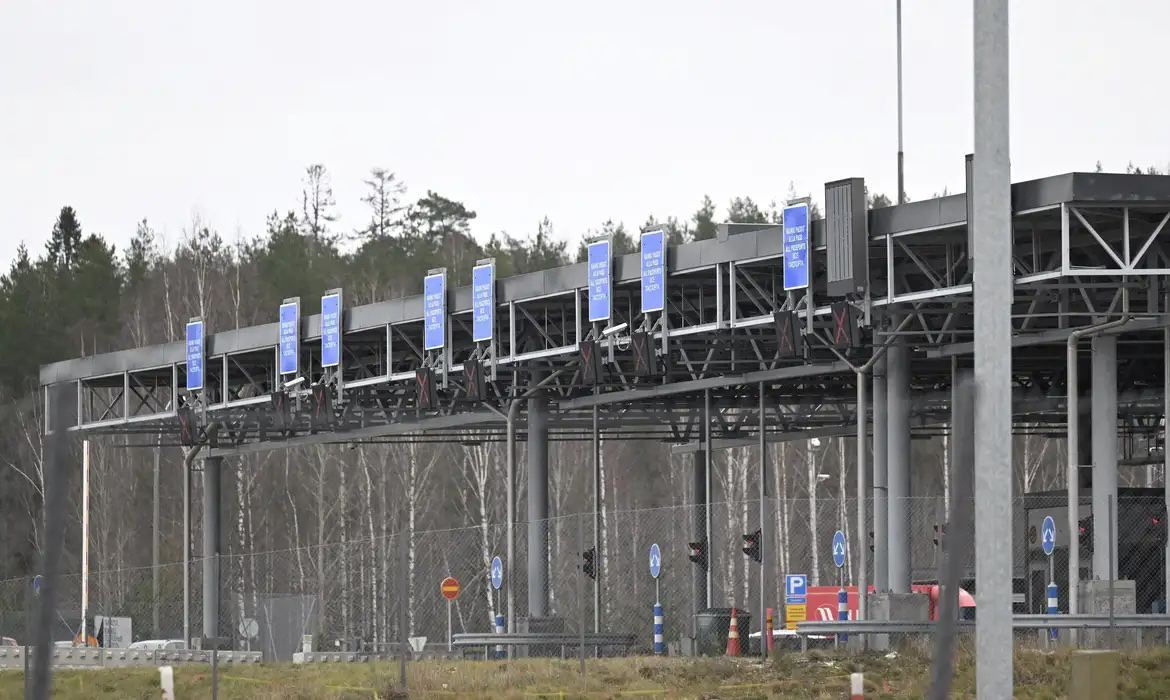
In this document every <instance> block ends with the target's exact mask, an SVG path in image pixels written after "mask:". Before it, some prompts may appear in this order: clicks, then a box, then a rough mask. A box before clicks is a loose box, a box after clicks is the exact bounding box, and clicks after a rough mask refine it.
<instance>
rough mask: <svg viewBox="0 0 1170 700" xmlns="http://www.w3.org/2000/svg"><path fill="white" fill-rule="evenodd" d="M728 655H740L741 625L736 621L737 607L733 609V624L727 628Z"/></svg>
mask: <svg viewBox="0 0 1170 700" xmlns="http://www.w3.org/2000/svg"><path fill="white" fill-rule="evenodd" d="M727 655H728V656H739V626H738V625H737V624H736V621H735V608H732V609H731V625H730V626H729V627H728V628H727Z"/></svg>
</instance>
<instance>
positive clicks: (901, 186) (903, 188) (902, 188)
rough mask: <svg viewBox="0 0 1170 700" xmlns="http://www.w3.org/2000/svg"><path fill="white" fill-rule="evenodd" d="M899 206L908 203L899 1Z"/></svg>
mask: <svg viewBox="0 0 1170 700" xmlns="http://www.w3.org/2000/svg"><path fill="white" fill-rule="evenodd" d="M897 13H898V18H897V22H898V204H905V203H906V182H905V170H904V169H903V156H902V0H898V4H897Z"/></svg>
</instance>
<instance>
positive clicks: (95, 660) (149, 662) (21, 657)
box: [0, 647, 264, 669]
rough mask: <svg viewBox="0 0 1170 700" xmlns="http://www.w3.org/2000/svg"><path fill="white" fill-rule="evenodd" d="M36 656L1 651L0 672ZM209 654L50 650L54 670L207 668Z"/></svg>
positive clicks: (234, 660) (233, 661)
mask: <svg viewBox="0 0 1170 700" xmlns="http://www.w3.org/2000/svg"><path fill="white" fill-rule="evenodd" d="M26 655H27V657H28V658H29V659H30V660H31V659H32V658H33V657H34V656H35V654H34V653H33V650H32V649H31V648H29V647H0V668H20V669H23V668H24V661H25V657H26ZM263 657H264V655H263V654H261V653H260V652H258V651H221V652H219V659H218V662H219V663H220V664H223V665H226V666H238V665H241V664H258V663H260V662H261V661H262V660H263ZM210 663H211V652H209V651H196V650H193V649H157V650H145V649H96V648H93V647H67V648H54V649H53V666H54V667H56V668H121V667H128V666H163V665H168V666H176V665H183V664H210Z"/></svg>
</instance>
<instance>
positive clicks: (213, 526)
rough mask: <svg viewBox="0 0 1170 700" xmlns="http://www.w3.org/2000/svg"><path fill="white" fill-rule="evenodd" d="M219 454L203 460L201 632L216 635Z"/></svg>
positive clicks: (218, 583) (217, 622) (219, 538)
mask: <svg viewBox="0 0 1170 700" xmlns="http://www.w3.org/2000/svg"><path fill="white" fill-rule="evenodd" d="M222 468H223V458H222V457H208V458H207V459H205V460H203V636H204V637H218V636H219V591H220V575H219V554H220V543H221V542H222V539H221V536H220V532H221V530H220V526H221V525H222V523H221V521H220V514H219V504H220V484H221V479H220V471H221V469H222Z"/></svg>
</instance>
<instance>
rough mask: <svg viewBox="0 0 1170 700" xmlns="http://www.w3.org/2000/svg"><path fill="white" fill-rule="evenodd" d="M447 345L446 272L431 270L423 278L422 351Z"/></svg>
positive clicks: (439, 348) (438, 348)
mask: <svg viewBox="0 0 1170 700" xmlns="http://www.w3.org/2000/svg"><path fill="white" fill-rule="evenodd" d="M446 344H447V271H446V270H443V269H438V270H431V271H430V272H429V273H428V274H427V276H426V277H425V278H423V350H442V349H443V347H444V346H445V345H446Z"/></svg>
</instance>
